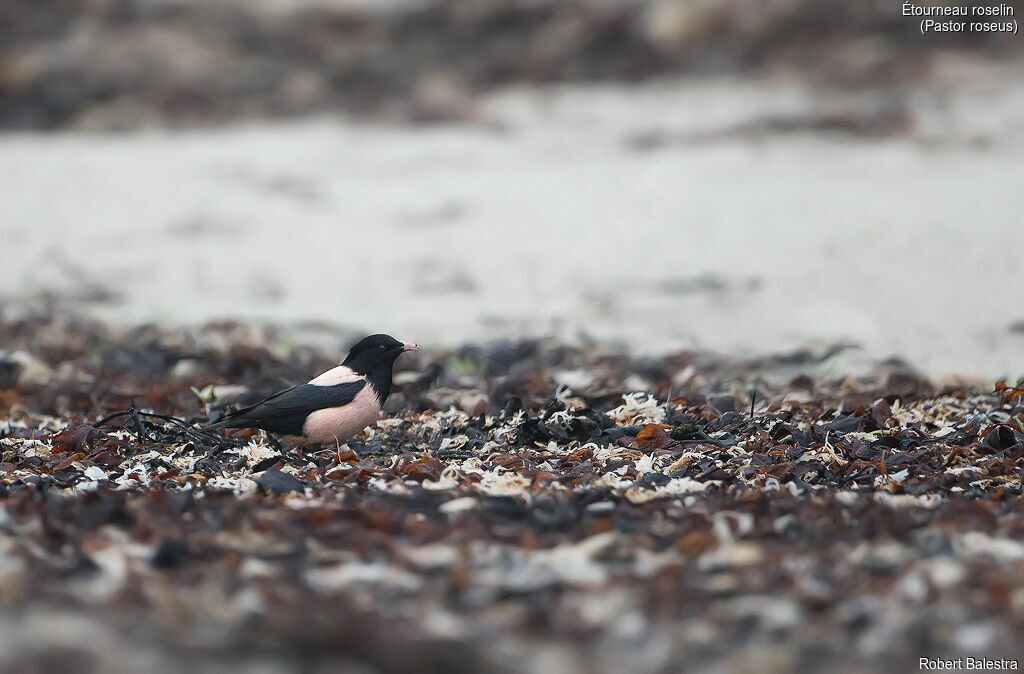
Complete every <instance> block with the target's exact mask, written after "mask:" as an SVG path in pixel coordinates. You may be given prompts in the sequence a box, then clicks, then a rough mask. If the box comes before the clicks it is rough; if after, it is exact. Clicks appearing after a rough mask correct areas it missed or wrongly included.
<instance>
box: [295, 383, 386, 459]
mask: <svg viewBox="0 0 1024 674" xmlns="http://www.w3.org/2000/svg"><path fill="white" fill-rule="evenodd" d="M356 379H362V377H360V376H359V375H358V374H356V373H355V372H353V371H352V370H350V369H349V368H347V367H345V366H344V365H339V366H338V367H336V368H333V369H330V370H328V371H327V372H324V373H323V374H322V375H320V376H318V377H314V378H313V379H310V380H309V383H310V384H312V385H314V386H334V385H335V384H341V383H344V382H347V381H353V380H356ZM379 414H380V402H379V401H378V400H377V396H376V395H375V394H374V392H373V388H372V387H371V386H370V384H369V383H367V384H366V385H365V386H363V388H362V389H361V390H360V391H359V393H357V394H356V397H355V399H353V400H352V402H350V403H348V404H347V405H342V406H341V407H327V408H324V409H322V410H317V411H315V412H313V413H312V414H310V415H309V416H308V417H306V422H305V424H303V426H302V434H303V435H304V436H305V437H306V438H308V439H309V440H312V441H313V442H322V443H327V442H344V441H346V440H348V439H349V438H351V437H352V436H354V435H356V434H357V433H359V432H360V431H361V430H363V429H364V428H366V427H367V426H369V425H370V424H372V423H373V422H375V421H376V420H377V416H378V415H379Z"/></svg>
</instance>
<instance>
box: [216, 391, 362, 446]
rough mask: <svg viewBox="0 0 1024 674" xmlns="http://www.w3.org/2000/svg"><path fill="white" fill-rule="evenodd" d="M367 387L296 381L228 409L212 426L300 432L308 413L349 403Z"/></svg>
mask: <svg viewBox="0 0 1024 674" xmlns="http://www.w3.org/2000/svg"><path fill="white" fill-rule="evenodd" d="M364 386H366V380H365V379H357V380H355V381H346V382H342V383H341V384H335V385H333V386H317V385H315V384H299V385H298V386H293V387H291V388H289V389H285V390H283V391H280V392H278V393H275V394H274V395H272V396H270V397H269V398H266V399H265V400H261V401H260V402H258V403H256V404H255V405H250V406H249V407H243V408H242V409H240V410H237V411H235V412H231V413H230V414H228V415H227V416H226V417H224V418H223V419H221V420H220V421H218V422H217V423H215V424H210V425H209V426H207V427H206V428H207V429H211V428H262V429H263V430H265V431H270V432H271V433H279V434H281V435H302V426H303V424H305V423H306V417H308V416H309V415H310V413H311V412H315V411H316V410H322V409H324V408H326V407H341V406H342V405H347V404H348V403H350V402H352V401H353V400H354V399H355V397H356V394H357V393H359V392H360V391H361V390H363V387H364Z"/></svg>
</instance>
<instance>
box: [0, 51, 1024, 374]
mask: <svg viewBox="0 0 1024 674" xmlns="http://www.w3.org/2000/svg"><path fill="white" fill-rule="evenodd" d="M948 71H949V72H948V73H947V74H946V76H945V80H943V77H938V78H932V79H931V80H930V81H929V83H926V84H922V85H920V86H919V87H918V89H916V90H913V91H906V92H902V93H901V95H900V96H899V97H898V98H893V97H891V96H889V97H887V96H886V95H883V94H880V93H877V92H875V93H862V94H857V93H849V94H844V95H843V96H841V97H837V95H834V94H833V95H831V96H822V95H819V93H818V92H816V91H814V90H813V89H810V88H807V87H805V86H801V85H797V84H795V83H792V82H787V81H785V80H780V81H772V80H764V79H762V80H759V81H756V82H755V81H746V80H743V79H732V80H730V79H717V80H715V81H714V82H713V83H712V82H703V83H702V82H685V81H675V80H673V81H664V82H660V83H655V84H646V85H638V86H635V87H623V86H614V87H604V86H581V85H572V86H560V87H551V88H530V89H507V90H502V91H499V92H497V93H495V94H492V95H489V96H486V97H484V98H483V99H482V100H481V101H480V102H479V103H478V105H476V106H475V108H474V109H473V112H472V115H471V117H470V118H469V119H468V120H467V121H465V122H463V123H451V124H444V125H437V126H425V127H424V126H407V125H406V126H402V125H389V124H383V123H373V122H372V120H370V121H367V120H361V121H346V120H345V119H343V118H330V119H328V118H318V119H314V120H308V121H301V122H294V121H293V122H266V123H252V124H248V125H241V126H239V125H236V126H232V127H230V128H224V129H215V128H214V129H204V130H194V131H177V132H175V131H166V130H161V131H137V132H131V133H123V134H116V135H115V134H100V133H86V132H67V133H59V134H42V133H40V134H36V133H8V134H5V135H2V136H0V173H2V174H3V175H4V180H3V181H0V202H2V203H3V204H4V209H3V215H2V217H0V231H2V233H3V237H4V240H5V242H6V244H7V245H6V248H7V251H8V255H7V256H6V259H5V264H4V265H3V266H2V269H0V292H2V296H3V297H4V298H5V302H6V303H7V307H8V310H14V309H16V308H17V307H18V306H20V305H22V304H23V303H24V302H25V301H26V300H29V301H34V300H35V299H38V298H39V297H40V296H44V295H50V296H55V297H57V298H64V299H65V300H67V301H68V302H70V303H73V304H74V305H75V306H76V307H77V308H79V309H81V308H82V307H86V310H87V311H88V312H91V313H95V314H97V315H99V316H101V317H103V318H105V319H109V320H113V321H115V322H117V323H121V324H126V325H130V324H133V323H137V322H139V321H157V322H159V323H161V324H164V325H177V324H194V323H199V322H203V321H207V320H210V319H217V318H224V317H235V318H245V319H257V320H262V321H269V322H273V323H278V324H298V323H301V322H303V321H309V320H315V321H326V322H328V323H332V324H337V325H339V326H341V327H343V328H346V329H352V330H354V331H357V330H383V331H388V332H391V333H394V334H401V335H405V336H407V338H409V339H415V340H418V341H421V342H428V343H439V344H452V343H459V342H466V341H475V340H482V339H490V338H495V337H508V336H516V335H521V334H548V333H554V334H556V335H558V336H560V337H562V338H567V339H571V340H575V339H579V338H592V339H597V340H601V341H607V342H610V343H620V344H626V345H628V346H630V347H632V349H633V350H635V351H638V352H641V353H642V352H650V353H657V352H664V351H667V350H673V349H680V348H689V347H696V348H700V349H711V350H716V351H721V352H728V353H735V354H769V353H780V352H790V351H793V350H795V349H798V348H802V347H805V346H807V345H814V344H829V343H834V342H844V343H850V344H854V345H857V346H858V347H860V348H859V349H856V350H851V351H848V352H846V355H845V356H844V358H845V359H846V360H845V361H844V362H843V364H842V367H841V368H840V369H851V368H852V369H856V367H857V366H858V363H867V362H871V361H875V360H878V359H884V358H887V357H890V356H896V357H901V358H903V359H906V360H907V361H908V362H910V363H911V364H913V365H914V366H916V367H919V368H921V369H922V370H923V371H924V372H926V373H928V374H930V375H933V376H939V375H946V374H949V373H957V374H961V375H967V376H977V377H983V378H996V377H1002V376H1015V375H1019V374H1020V372H1021V363H1022V358H1021V354H1022V352H1024V334H1022V332H1021V330H1020V327H1019V324H1020V321H1022V320H1024V307H1022V306H1020V302H1019V301H1018V300H1017V296H1018V295H1017V290H1016V289H1018V288H1020V287H1022V284H1024V264H1022V262H1021V251H1022V250H1024V228H1021V227H1019V226H1017V220H1018V219H1019V214H1018V212H1017V209H1016V206H1015V203H1014V200H1013V198H1012V195H1013V194H1014V192H1015V191H1016V190H1017V189H1019V186H1020V185H1021V183H1022V179H1024V166H1022V164H1021V163H1020V161H1019V152H1020V148H1021V143H1022V134H1021V132H1020V126H1019V124H1016V122H1017V121H1018V120H1019V115H1020V113H1019V110H1020V102H1021V99H1022V98H1024V86H1022V84H1024V80H1021V78H1020V77H1019V74H1013V71H1012V70H1011V69H1010V68H1008V67H1007V68H998V67H995V66H985V67H981V66H978V65H973V66H972V65H971V64H970V63H967V64H958V65H956V67H950V68H949V69H948ZM950 82H952V83H954V84H955V86H950ZM954 92H955V93H954ZM1014 325H1017V326H1018V327H1017V328H1016V331H1015V330H1014V328H1013V326H1014Z"/></svg>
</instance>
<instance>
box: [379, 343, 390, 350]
mask: <svg viewBox="0 0 1024 674" xmlns="http://www.w3.org/2000/svg"><path fill="white" fill-rule="evenodd" d="M377 348H378V349H380V350H381V351H387V350H388V347H386V346H384V345H383V344H381V345H379V346H378V347H377Z"/></svg>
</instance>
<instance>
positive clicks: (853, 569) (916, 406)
mask: <svg viewBox="0 0 1024 674" xmlns="http://www.w3.org/2000/svg"><path fill="white" fill-rule="evenodd" d="M0 340H2V343H3V345H4V348H5V349H6V351H5V353H4V355H3V356H2V357H0V363H2V364H3V368H2V369H0V371H2V372H3V373H4V389H3V390H2V391H0V625H2V629H0V654H2V655H0V666H2V667H4V668H5V669H12V670H25V669H28V668H35V669H38V668H40V667H42V668H46V667H50V668H75V669H76V671H77V670H81V671H99V670H103V671H129V670H131V671H138V670H139V669H142V668H144V669H146V670H147V671H163V670H165V669H166V670H167V671H180V668H181V667H182V666H195V667H199V668H201V669H211V668H217V667H225V666H235V667H237V666H247V665H248V666H256V665H260V666H261V667H264V668H269V669H270V670H273V671H277V670H280V671H307V670H309V669H310V668H311V667H313V666H314V665H315V666H321V667H326V668H330V669H341V670H350V669H361V670H363V671H408V670H414V669H415V670H417V671H423V670H430V669H439V668H442V667H444V668H446V669H450V670H452V671H537V672H540V671H545V672H547V671H609V672H611V671H640V672H648V671H649V672H656V671H677V670H683V669H705V668H712V667H714V668H716V669H718V670H720V671H744V670H747V669H751V668H754V667H756V669H758V670H759V671H780V672H781V671H811V670H817V669H820V668H821V667H822V666H823V663H827V664H834V665H837V666H838V665H841V666H842V667H843V668H844V671H862V670H868V669H877V668H879V667H884V668H886V669H890V668H891V669H907V668H909V667H912V666H916V662H917V658H918V657H921V656H929V657H936V656H951V655H963V654H965V653H980V654H984V655H985V656H986V657H990V658H991V657H1013V652H1012V649H1013V644H1015V643H1019V641H1018V640H1019V639H1020V638H1021V637H1022V636H1024V634H1022V633H1024V629H1022V625H1024V590H1020V589H1018V588H1016V587H1015V586H1016V585H1017V584H1016V583H1014V579H1015V578H1018V577H1020V575H1021V573H1022V572H1024V525H1022V522H1024V518H1022V517H1021V515H1022V511H1024V508H1022V505H1021V498H1020V497H1021V476H1022V469H1024V462H1022V457H1024V407H1022V406H1021V395H1020V391H1021V389H1020V388H1019V387H1015V386H1013V385H1008V384H1006V383H1005V382H1000V383H999V384H998V385H997V386H995V387H993V388H992V389H990V390H987V391H986V390H982V391H978V390H961V389H957V388H945V389H941V388H938V387H936V386H933V385H932V384H930V383H929V382H927V381H925V380H923V379H922V378H920V377H918V376H917V375H915V374H914V373H913V372H911V371H909V370H908V369H906V368H905V367H902V366H900V365H899V364H898V363H889V364H886V365H884V366H879V368H878V369H877V370H876V371H875V372H874V373H872V374H871V375H869V376H865V377H863V378H859V379H853V378H839V379H836V378H832V379H829V378H827V377H824V376H822V375H821V374H820V370H819V369H816V368H818V367H819V366H820V363H821V357H820V355H818V354H814V353H803V354H802V355H801V354H793V355H790V356H786V357H781V358H775V359H760V360H756V361H755V360H748V361H742V360H730V359H726V358H722V357H718V356H712V355H708V354H698V353H689V352H684V353H677V354H674V355H670V356H666V357H664V358H636V357H633V356H631V355H629V354H623V353H615V352H614V351H607V350H602V349H599V348H597V347H594V346H584V347H574V346H568V345H565V344H560V343H557V342H553V341H550V340H522V341H518V342H497V343H492V344H485V345H473V346H467V347H464V348H461V349H455V350H451V351H440V350H439V351H433V352H431V351H426V352H421V353H418V354H416V355H415V356H414V357H413V358H410V359H409V360H408V361H407V362H404V363H401V367H402V368H403V369H401V370H399V371H398V372H397V373H396V378H395V392H394V394H393V397H392V398H391V399H390V400H389V403H388V409H387V415H388V416H387V417H386V418H382V419H381V420H380V421H379V423H378V424H377V426H376V427H375V428H371V429H368V430H367V431H365V432H364V433H363V434H362V435H360V436H358V437H357V438H354V439H353V440H351V441H349V443H347V444H346V445H341V446H333V447H313V448H300V447H292V446H289V445H287V444H283V443H279V442H277V441H276V440H274V439H273V438H270V437H267V436H265V435H263V434H262V433H259V432H252V431H240V432H234V433H232V434H230V435H227V434H225V435H220V434H211V433H208V432H204V431H202V430H201V427H200V425H199V424H198V423H197V422H199V421H200V420H202V419H204V418H205V411H204V406H203V401H202V400H200V399H199V398H197V397H196V395H195V394H194V393H193V391H192V389H193V388H194V389H195V390H197V391H202V390H203V389H204V388H205V387H207V386H210V385H214V389H213V391H214V392H215V391H216V385H218V384H235V385H237V384H242V385H245V386H247V387H249V388H250V389H252V390H257V391H258V390H263V389H270V388H273V387H274V386H276V385H279V384H280V383H286V382H288V381H294V380H297V379H299V378H300V377H302V376H308V375H310V374H313V373H315V372H316V371H318V370H319V369H320V368H323V367H325V366H327V365H329V364H330V362H331V359H330V358H329V357H327V356H325V355H324V354H320V353H318V352H315V351H313V350H310V349H303V348H298V347H293V348H290V349H289V348H284V347H283V346H282V340H281V337H280V334H279V333H278V332H275V331H274V330H261V329H254V328H251V327H247V326H242V325H237V324H231V323H222V324H216V325H209V326H205V327H203V328H199V329H195V330H178V331H170V330H163V329H158V328H154V327H141V328H138V329H135V330H129V331H115V330H112V329H110V328H107V327H105V326H103V325H100V324H97V323H93V322H90V321H86V320H83V319H78V318H69V317H66V316H51V315H39V316H28V317H22V318H18V319H8V320H6V321H3V322H0ZM343 346H344V344H343V343H342V341H341V340H340V339H339V344H338V347H339V348H338V353H341V352H342V351H343V349H342V347H343ZM794 371H798V372H800V373H799V374H794ZM752 384H753V386H754V389H755V391H756V397H755V398H754V400H751V399H750V388H751V385H752Z"/></svg>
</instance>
